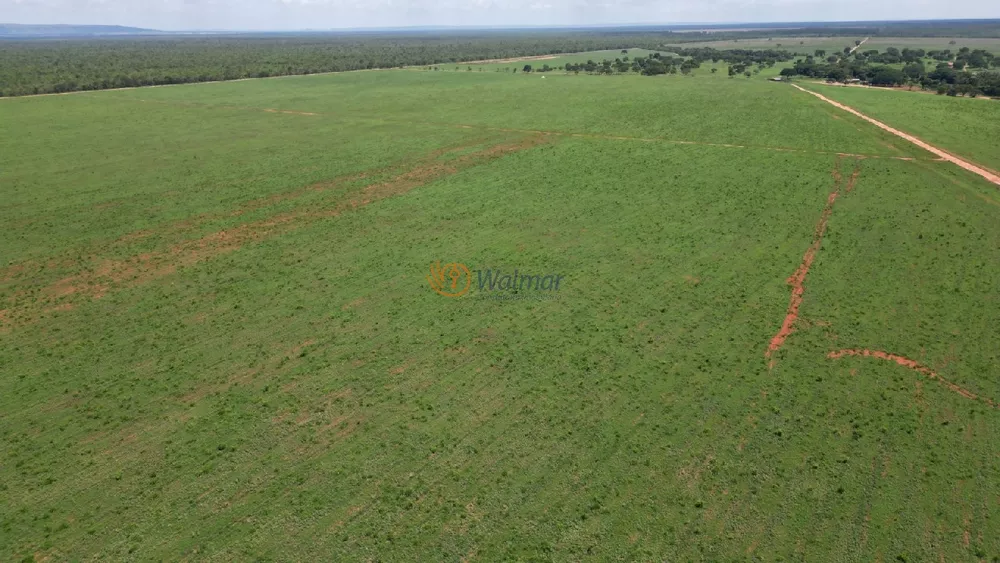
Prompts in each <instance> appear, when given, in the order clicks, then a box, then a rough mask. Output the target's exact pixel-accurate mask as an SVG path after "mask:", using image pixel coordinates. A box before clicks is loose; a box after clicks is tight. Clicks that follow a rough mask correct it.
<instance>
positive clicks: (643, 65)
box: [564, 47, 793, 76]
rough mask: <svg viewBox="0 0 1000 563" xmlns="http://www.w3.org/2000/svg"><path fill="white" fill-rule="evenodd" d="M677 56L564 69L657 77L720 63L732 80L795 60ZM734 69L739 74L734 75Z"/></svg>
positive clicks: (786, 56) (694, 52)
mask: <svg viewBox="0 0 1000 563" xmlns="http://www.w3.org/2000/svg"><path fill="white" fill-rule="evenodd" d="M675 51H676V53H675V54H676V55H677V56H673V55H663V54H661V53H658V52H656V53H653V54H651V55H650V56H648V57H643V56H638V57H635V58H633V59H631V60H630V59H629V57H628V56H624V57H617V58H615V60H613V61H612V60H607V59H605V60H603V61H601V62H599V63H597V62H594V61H592V60H588V61H587V62H585V63H567V64H566V65H565V67H564V68H565V69H566V70H567V71H568V72H576V73H579V72H586V73H588V74H623V73H626V72H636V73H639V74H642V75H644V76H657V75H661V74H677V73H678V72H680V73H681V74H689V73H690V72H691V71H692V70H694V69H696V68H701V65H702V63H705V62H708V61H711V62H713V63H718V62H720V61H722V62H726V63H728V64H729V69H730V72H729V74H730V76H733V75H734V74H743V73H744V72H748V69H749V68H751V67H752V66H753V65H757V66H758V67H759V68H758V69H757V70H758V71H759V70H760V69H762V68H770V67H773V66H774V65H775V64H777V63H778V62H781V61H788V60H791V59H792V58H793V57H792V55H791V54H790V53H788V52H787V51H775V50H749V49H727V50H718V49H712V48H704V47H702V48H697V49H675ZM734 69H736V70H738V72H734Z"/></svg>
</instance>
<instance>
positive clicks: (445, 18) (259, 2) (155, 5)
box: [0, 0, 1000, 30]
mask: <svg viewBox="0 0 1000 563" xmlns="http://www.w3.org/2000/svg"><path fill="white" fill-rule="evenodd" d="M998 17H1000V2H997V0H959V1H957V2H956V3H955V4H952V3H951V2H941V1H940V0H875V1H872V0H0V22H2V23H24V24H60V23H62V24H100V25H126V26H133V27H144V28H152V29H161V30H223V29H225V30H299V29H344V28H358V27H362V28H363V27H406V26H432V25H439V26H484V25H488V26H512V25H597V24H626V23H628V24H667V23H747V22H783V21H785V22H788V21H858V20H901V19H935V18H941V19H955V18H998Z"/></svg>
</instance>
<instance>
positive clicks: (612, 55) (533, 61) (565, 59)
mask: <svg viewBox="0 0 1000 563" xmlns="http://www.w3.org/2000/svg"><path fill="white" fill-rule="evenodd" d="M626 50H627V51H628V53H622V50H621V49H607V50H603V51H586V52H583V53H565V54H560V55H546V56H545V57H546V58H538V57H527V58H525V59H523V60H516V61H508V62H481V63H475V62H474V63H455V64H441V65H436V66H438V67H439V68H440V69H441V70H455V67H458V69H459V70H460V71H466V72H468V67H470V66H471V67H472V69H473V71H474V72H478V69H479V68H480V67H482V68H483V70H484V71H485V70H492V71H494V72H495V71H496V70H497V69H500V71H501V72H503V71H504V69H508V68H509V69H510V70H514V69H515V68H516V69H517V70H518V71H519V72H520V71H521V69H523V68H524V65H526V64H527V65H531V66H532V68H533V69H536V70H537V69H540V68H542V65H549V66H550V67H551V68H556V67H559V66H563V65H566V64H568V63H573V64H576V63H585V62H587V61H588V60H592V61H594V62H597V63H599V62H601V61H603V60H605V59H607V60H609V61H613V60H615V59H620V58H622V57H628V58H629V60H631V59H634V58H636V57H648V56H650V55H652V54H653V53H657V52H658V53H660V54H661V55H672V53H669V52H667V51H650V50H648V49H626ZM674 56H676V55H674ZM549 57H551V58H549ZM416 68H423V67H416Z"/></svg>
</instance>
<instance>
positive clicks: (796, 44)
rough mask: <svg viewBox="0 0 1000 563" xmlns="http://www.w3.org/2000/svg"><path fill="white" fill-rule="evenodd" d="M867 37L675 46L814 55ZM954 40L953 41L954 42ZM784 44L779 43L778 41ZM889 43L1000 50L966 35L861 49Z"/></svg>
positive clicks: (994, 42)
mask: <svg viewBox="0 0 1000 563" xmlns="http://www.w3.org/2000/svg"><path fill="white" fill-rule="evenodd" d="M862 39H864V37H863V36H862V37H772V38H770V39H768V38H766V37H762V38H757V39H740V40H725V41H701V42H696V43H683V44H678V45H674V47H687V48H693V47H714V48H716V49H785V50H787V51H790V52H792V53H800V54H804V55H811V54H813V52H815V51H816V49H824V50H825V51H827V52H828V53H840V52H842V51H843V50H844V47H853V46H854V42H855V41H861V40H862ZM952 41H954V42H955V44H954V45H952V44H951V42H952ZM779 44H780V45H781V46H780V47H779V46H778V45H779ZM888 47H896V48H899V49H902V48H904V47H909V48H911V49H924V50H933V49H951V50H952V52H956V53H957V52H958V50H959V49H960V48H962V47H968V48H970V49H986V50H987V51H990V52H992V53H995V54H1000V39H985V38H965V37H872V38H870V39H869V40H868V41H866V42H865V44H864V45H862V46H861V49H862V50H870V49H878V50H879V51H885V50H886V48H888Z"/></svg>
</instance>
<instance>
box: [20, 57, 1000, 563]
mask: <svg viewBox="0 0 1000 563" xmlns="http://www.w3.org/2000/svg"><path fill="white" fill-rule="evenodd" d="M550 64H551V63H550ZM720 74H721V73H720ZM826 90H827V89H823V91H824V93H825V92H826ZM838 93H839V92H838ZM845 94H850V93H849V92H845ZM874 94H875V93H872V95H874ZM879 94H881V93H879ZM911 97H918V98H919V97H920V96H918V95H911ZM929 99H934V98H929ZM978 103H981V102H975V101H970V103H966V104H964V105H962V106H955V108H953V111H956V112H961V111H964V108H967V107H971V106H975V105H977V104H978ZM886 119H888V118H886ZM899 125H900V126H901V127H905V124H899ZM0 133H2V135H0V154H2V155H3V165H2V168H0V195H2V198H3V202H4V204H3V205H2V206H0V220H2V222H3V224H4V225H6V227H7V228H5V229H3V230H2V231H0V248H3V249H4V254H3V256H2V260H0V303H2V305H0V308H2V311H0V366H2V367H0V421H2V424H0V445H2V452H3V456H2V458H0V506H3V507H4V508H3V510H2V511H0V558H2V559H4V560H44V559H46V558H49V559H50V560H84V559H87V560H160V559H164V560H176V559H198V560H201V559H212V560H247V559H254V560H282V561H283V560H304V561H309V560H362V559H372V560H376V559H378V560H421V561H425V560H426V561H437V560H449V561H454V560H481V561H494V560H668V561H685V560H713V561H714V560H739V561H742V560H756V559H763V560H768V561H773V560H840V559H843V560H858V561H875V560H883V561H892V560H905V561H929V560H939V559H944V560H946V561H973V560H983V559H985V560H992V559H993V558H996V557H1000V540H998V538H1000V520H998V519H997V518H996V514H997V510H998V508H1000V506H998V503H1000V479H997V478H996V477H997V474H998V471H1000V465H998V464H1000V460H998V458H997V455H996V444H997V443H998V439H1000V410H998V409H997V408H995V406H993V405H991V404H990V403H988V401H995V400H996V399H1000V380H998V378H997V377H996V374H997V373H1000V357H998V354H1000V353H998V350H997V347H996V346H995V342H994V339H993V335H994V334H995V330H994V327H996V326H997V325H998V323H1000V300H998V298H997V296H998V292H997V291H996V289H997V284H998V283H1000V227H998V225H1000V194H998V192H997V190H996V188H995V187H994V186H992V185H991V184H988V183H986V182H984V181H983V180H981V179H980V178H978V177H976V176H973V175H971V174H969V173H966V172H964V171H962V170H960V169H959V168H957V167H955V166H953V165H951V164H948V163H944V162H939V161H936V160H935V159H934V158H933V157H932V155H930V154H928V153H926V152H924V151H922V150H920V149H918V148H916V147H913V146H911V145H909V144H907V143H905V142H904V141H902V140H899V139H897V138H895V137H891V136H889V135H888V134H886V133H884V132H882V131H880V130H877V129H875V128H874V127H872V126H870V125H869V124H867V123H866V122H863V121H862V120H859V119H857V118H855V117H853V116H851V115H849V114H846V113H844V112H840V111H839V110H836V109H835V108H833V107H831V106H829V105H828V104H825V103H824V102H822V101H820V100H818V99H816V98H815V97H813V96H810V95H808V94H806V93H803V92H799V91H798V90H795V89H793V88H791V87H788V86H787V85H784V84H776V83H771V82H767V81H765V80H762V79H760V78H759V77H756V78H754V79H749V80H747V79H732V80H730V79H727V78H725V77H723V76H713V75H710V74H708V73H707V72H704V71H699V73H697V75H696V76H694V77H682V76H661V77H643V76H629V75H624V76H612V77H598V76H586V75H580V76H574V75H554V76H552V77H551V78H550V79H548V80H540V79H539V77H538V76H534V75H530V74H529V75H523V74H522V73H518V74H517V75H511V74H507V73H496V72H481V73H480V72H458V73H456V72H417V71H413V70H396V71H374V72H355V73H342V74H336V75H324V76H311V77H289V78H281V79H266V80H252V81H244V82H229V83H218V84H201V85H188V86H171V87H162V88H149V89H137V90H124V91H106V92H95V93H82V94H73V95H66V96H48V97H35V98H18V99H9V100H0ZM956 150H957V149H956ZM904 159H905V160H904ZM821 225H825V228H820V226H821ZM811 248H812V249H813V250H814V252H812V258H811V259H808V260H807V258H806V257H807V256H810V252H811V251H810V249H811ZM438 261H442V262H445V263H450V262H460V263H463V264H465V265H467V266H468V267H469V268H470V270H472V276H476V273H475V271H476V270H486V269H490V270H491V271H492V270H496V269H498V268H499V269H502V270H503V271H508V272H509V271H512V270H513V269H518V270H520V271H521V272H522V273H524V272H531V273H539V274H541V273H551V274H559V275H561V276H563V277H564V280H563V284H564V285H563V286H562V288H561V289H560V290H559V291H558V293H550V294H548V295H547V296H548V297H555V298H554V299H544V300H542V299H531V300H528V299H521V300H506V301H502V300H496V299H487V297H489V296H490V294H489V292H487V291H484V290H481V289H480V288H479V287H478V285H477V284H476V283H473V287H472V289H471V291H470V292H469V293H467V294H465V295H463V296H460V297H446V296H443V295H439V294H438V293H436V292H435V291H434V290H432V288H431V286H430V284H429V282H428V279H427V278H428V274H429V273H430V267H431V264H433V263H435V262H438ZM802 267H806V270H807V271H808V276H807V277H805V278H804V282H803V283H802V288H803V291H802V293H801V294H800V295H799V297H800V298H801V303H800V305H798V306H796V307H792V305H793V304H794V303H795V297H794V295H795V293H793V287H791V286H790V285H789V284H790V283H791V280H790V276H791V277H792V278H794V277H795V275H794V274H795V272H796V271H801V268H802ZM518 295H519V296H520V297H525V296H528V297H531V296H537V295H539V294H534V293H531V290H526V291H525V292H523V293H520V294H518ZM793 308H794V309H796V311H797V314H798V319H797V320H796V321H795V322H794V323H793V324H792V325H791V326H792V328H793V330H792V331H791V333H790V335H788V336H787V338H786V339H785V340H783V341H782V342H781V344H780V345H779V346H777V347H776V348H775V349H774V351H773V352H771V353H770V354H768V351H769V344H770V343H773V342H774V339H775V337H776V335H777V334H778V333H779V329H780V328H781V326H782V324H783V322H784V320H785V319H786V316H787V315H788V314H789V313H790V312H791V311H790V309H793ZM862 349H871V350H874V351H881V352H883V353H884V354H893V355H898V356H899V357H901V358H902V357H905V358H907V359H910V360H912V361H913V362H917V363H918V364H919V365H918V367H920V368H923V369H924V371H920V370H919V369H913V368H911V367H907V366H905V365H900V364H899V363H897V362H896V361H894V360H891V359H890V360H885V359H881V358H879V357H871V356H869V357H864V356H863V355H858V356H850V355H845V356H844V357H839V358H830V357H828V355H829V354H830V353H833V352H838V351H843V350H862ZM887 357H888V356H887ZM893 357H895V356H893ZM930 370H933V374H932V375H931V374H929V373H930ZM941 378H943V379H944V380H947V382H950V384H952V385H953V386H959V387H960V390H956V388H955V387H949V386H948V385H947V384H945V383H942V381H941ZM959 391H961V392H959ZM963 392H964V393H965V395H963V394H962V393H963ZM971 394H975V397H974V398H973V397H971V396H970V395H971Z"/></svg>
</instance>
